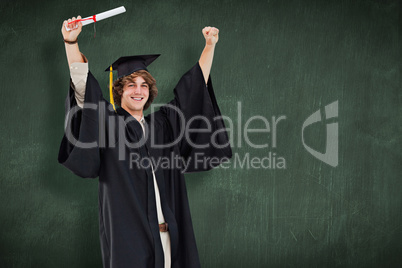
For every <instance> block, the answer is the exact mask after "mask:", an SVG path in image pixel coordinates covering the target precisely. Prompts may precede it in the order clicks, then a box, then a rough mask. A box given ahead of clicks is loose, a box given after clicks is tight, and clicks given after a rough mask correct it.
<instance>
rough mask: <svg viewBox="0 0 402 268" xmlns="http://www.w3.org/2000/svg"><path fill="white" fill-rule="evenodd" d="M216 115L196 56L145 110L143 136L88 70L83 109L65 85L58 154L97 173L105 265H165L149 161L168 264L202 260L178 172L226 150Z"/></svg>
mask: <svg viewBox="0 0 402 268" xmlns="http://www.w3.org/2000/svg"><path fill="white" fill-rule="evenodd" d="M194 116H198V119H197V118H196V119H194ZM199 116H202V118H201V119H200V117H199ZM220 116H221V113H220V111H219V107H218V105H217V102H216V99H215V95H214V91H213V87H212V82H211V79H209V81H208V84H207V85H206V84H205V80H204V77H203V74H202V71H201V68H200V66H199V64H198V62H197V64H196V65H194V66H193V67H192V68H191V69H190V70H189V71H188V72H187V73H185V74H184V75H183V76H182V77H181V79H180V81H179V82H178V84H177V85H176V87H175V89H174V99H173V100H172V101H171V102H169V103H168V104H166V105H164V106H162V107H161V108H160V109H159V110H158V111H156V112H153V113H151V114H149V115H148V116H146V117H145V122H146V124H145V126H146V127H145V128H146V131H145V133H146V135H145V136H144V135H143V130H142V128H141V126H140V123H139V122H138V121H137V120H135V118H134V117H132V116H131V115H130V114H129V113H128V112H126V111H125V110H124V109H122V108H118V109H117V110H116V111H114V110H113V109H112V108H111V104H110V103H109V102H107V101H106V100H105V99H104V98H103V96H102V92H101V89H100V87H99V84H98V82H97V81H96V79H95V78H94V76H93V75H92V74H91V73H90V72H89V73H88V77H87V84H86V92H85V101H84V107H83V108H82V109H81V108H79V107H78V106H77V105H76V101H75V98H74V91H73V89H72V88H71V87H70V90H69V94H68V96H67V100H66V121H65V130H66V131H65V135H64V137H63V139H62V142H61V146H60V151H59V157H58V160H59V162H60V163H61V164H63V165H64V166H65V167H67V168H68V169H70V170H71V171H72V172H73V173H75V174H76V175H78V176H80V177H83V178H96V177H99V235H100V242H101V250H102V258H103V264H104V267H113V268H125V267H130V268H132V267H144V268H145V267H147V268H148V267H155V268H163V267H164V254H163V249H162V245H161V242H160V235H159V226H158V221H157V213H156V204H155V192H154V183H153V175H152V168H151V166H150V165H149V162H152V161H153V162H152V163H153V166H154V170H155V175H156V180H157V183H158V187H159V191H160V199H161V205H162V211H163V215H164V217H165V220H166V222H167V223H168V225H169V233H170V240H171V260H172V267H174V268H177V267H183V268H192V267H200V262H199V257H198V251H197V246H196V241H195V236H194V232H193V226H192V221H191V215H190V209H189V203H188V197H187V191H186V185H185V180H184V176H183V172H194V171H204V170H209V169H211V168H212V167H214V166H217V165H219V164H220V162H222V161H225V160H228V159H229V158H230V157H231V156H232V151H231V148H230V144H229V140H228V135H227V132H226V130H225V126H224V123H223V120H222V118H220ZM189 129H191V131H187V130H189ZM194 129H201V130H202V131H193V130H194ZM186 131H187V133H186ZM213 143H214V145H213ZM168 159H171V160H170V162H169V161H167V160H168ZM158 160H159V161H160V162H159V166H158V162H157V161H158ZM177 160H182V161H177ZM161 163H163V164H161Z"/></svg>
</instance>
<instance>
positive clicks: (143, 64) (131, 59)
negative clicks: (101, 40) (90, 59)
mask: <svg viewBox="0 0 402 268" xmlns="http://www.w3.org/2000/svg"><path fill="white" fill-rule="evenodd" d="M159 56H160V54H153V55H139V56H126V57H120V58H119V59H118V60H116V61H115V62H113V63H112V65H110V66H109V67H108V68H106V70H105V72H107V71H110V84H109V90H110V103H111V104H112V105H113V108H115V106H114V100H113V92H112V86H113V70H117V78H118V79H120V78H122V77H124V76H126V75H130V74H132V73H134V72H136V71H139V70H145V71H148V69H147V66H148V65H150V64H151V63H152V62H153V61H154V60H156V59H157V58H158V57H159Z"/></svg>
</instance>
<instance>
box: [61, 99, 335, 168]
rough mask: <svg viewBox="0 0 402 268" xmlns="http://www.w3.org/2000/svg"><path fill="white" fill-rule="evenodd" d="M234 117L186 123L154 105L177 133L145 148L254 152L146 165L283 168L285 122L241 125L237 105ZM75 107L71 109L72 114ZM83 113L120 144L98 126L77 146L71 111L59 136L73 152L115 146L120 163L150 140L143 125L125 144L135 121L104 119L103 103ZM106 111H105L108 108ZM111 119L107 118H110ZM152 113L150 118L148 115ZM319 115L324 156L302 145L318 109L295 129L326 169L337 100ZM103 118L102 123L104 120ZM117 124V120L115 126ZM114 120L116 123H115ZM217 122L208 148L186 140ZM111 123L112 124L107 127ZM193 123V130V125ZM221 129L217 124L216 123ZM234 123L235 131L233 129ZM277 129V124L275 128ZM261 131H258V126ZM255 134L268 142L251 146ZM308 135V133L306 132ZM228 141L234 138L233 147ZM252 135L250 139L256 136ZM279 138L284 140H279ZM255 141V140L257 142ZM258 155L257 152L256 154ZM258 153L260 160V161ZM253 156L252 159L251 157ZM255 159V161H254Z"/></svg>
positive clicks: (257, 118) (135, 160)
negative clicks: (224, 136) (174, 122)
mask: <svg viewBox="0 0 402 268" xmlns="http://www.w3.org/2000/svg"><path fill="white" fill-rule="evenodd" d="M237 104H238V105H237V118H235V120H232V119H233V118H230V117H228V116H224V115H223V116H217V117H214V118H213V119H212V121H211V119H208V118H206V117H203V116H196V117H194V118H191V119H189V120H185V117H184V115H183V113H182V112H181V111H180V110H179V109H178V108H177V107H175V106H172V105H169V104H164V105H159V106H164V107H165V109H166V108H169V109H170V110H171V111H172V112H174V113H177V118H178V121H179V122H180V133H179V134H178V135H177V137H175V140H174V141H172V142H171V143H168V144H156V143H154V140H153V139H152V138H151V139H150V146H151V147H153V148H168V147H171V146H173V145H175V144H177V143H178V142H180V140H182V139H185V141H186V142H187V143H188V144H189V145H191V147H193V148H195V149H200V152H202V151H203V149H205V148H208V147H209V146H212V147H214V148H216V149H220V148H225V147H227V146H231V147H232V148H236V149H240V148H242V147H243V145H246V149H247V148H252V149H254V150H252V151H248V152H246V153H245V154H242V153H240V152H235V153H234V155H233V159H232V161H229V159H228V158H226V159H225V160H224V161H222V159H220V158H218V157H216V159H215V158H214V157H208V156H206V155H204V154H203V153H196V154H195V155H194V159H187V162H184V161H183V159H182V158H181V157H179V156H178V155H172V156H165V157H164V158H166V159H156V160H155V159H150V160H153V161H151V162H152V163H153V165H154V167H155V168H158V167H159V166H161V167H166V168H169V167H172V165H173V166H174V167H176V166H177V167H179V166H180V167H183V166H184V169H183V170H184V171H185V170H187V167H189V166H190V164H191V163H193V164H195V165H207V166H204V168H205V169H206V168H207V167H208V165H211V167H213V166H217V165H219V164H220V165H219V167H221V168H224V169H227V168H234V169H236V168H240V169H286V168H287V167H286V166H287V163H286V159H285V157H283V156H281V155H279V153H278V152H277V146H278V135H277V131H278V126H279V123H280V122H281V121H284V120H286V119H287V117H286V116H285V115H280V116H272V117H271V118H267V117H265V116H262V115H253V116H251V117H250V118H248V119H247V120H245V122H243V118H242V116H243V113H242V103H241V102H238V103H237ZM156 106H157V105H152V106H151V109H155V107H156ZM75 108H76V109H75ZM83 109H88V110H89V111H90V110H93V111H92V112H95V113H99V122H104V121H105V120H108V121H109V125H113V126H115V127H116V128H117V130H118V131H117V133H118V134H117V135H118V140H120V141H121V142H119V143H116V138H117V137H115V132H114V131H112V132H110V130H109V136H108V142H106V136H105V133H106V129H105V124H100V125H99V138H98V140H93V141H85V142H83V141H80V140H77V139H76V138H75V137H74V135H73V134H72V131H71V118H72V117H73V116H74V114H75V113H76V112H77V111H78V110H80V109H78V108H77V107H74V108H73V109H71V110H70V111H69V113H68V114H67V116H66V122H65V135H66V137H67V139H68V140H69V142H71V143H72V144H75V146H76V147H80V148H82V149H91V148H96V147H97V146H99V147H100V148H104V147H111V148H114V147H115V146H116V144H118V154H119V160H124V159H126V157H127V153H130V152H131V150H132V149H134V150H135V149H136V148H139V147H141V146H143V145H144V144H145V142H146V140H147V139H148V138H149V137H155V135H154V131H155V129H154V128H153V127H151V128H148V125H147V124H145V126H144V131H145V133H147V135H145V136H144V139H139V140H138V141H134V142H130V141H129V140H128V139H127V137H126V131H125V130H126V126H127V124H128V123H130V121H133V120H135V119H134V118H128V119H124V118H123V117H122V116H115V115H114V116H109V117H108V116H107V115H106V114H107V112H106V110H107V109H108V108H106V107H105V104H104V103H100V104H99V105H96V104H87V105H86V106H84V108H83ZM109 109H111V108H110V107H109ZM112 114H113V113H112ZM151 114H153V113H151ZM323 114H325V120H326V121H327V122H328V123H327V124H326V148H325V152H324V153H321V152H319V151H317V150H315V149H313V148H312V147H310V146H309V145H307V144H306V141H305V130H306V129H307V128H308V127H309V128H310V127H313V126H314V124H315V123H317V122H321V121H323V119H322V116H321V109H318V110H317V111H315V112H314V113H312V114H311V115H310V116H308V118H307V119H306V120H305V121H304V122H303V124H302V128H301V132H302V133H301V140H302V144H303V146H304V148H305V149H306V151H307V152H308V153H310V154H311V155H312V156H314V157H315V158H317V159H318V160H320V161H322V162H324V163H326V164H328V165H330V166H332V167H337V166H338V122H334V121H335V120H337V118H338V101H334V102H332V103H330V104H328V105H326V106H325V108H324V110H323ZM107 117H108V118H107ZM116 120H117V121H116ZM197 120H198V123H199V122H200V121H201V122H202V123H203V126H204V128H201V129H199V128H196V127H195V128H193V127H192V123H193V122H195V121H197ZM115 121H116V122H115ZM218 121H219V122H222V121H224V124H225V127H226V128H220V129H217V130H215V131H214V132H213V133H211V135H210V137H211V140H210V142H208V143H205V144H198V143H197V142H195V140H194V141H193V140H192V138H191V137H192V136H191V135H190V133H196V132H199V133H210V132H211V131H212V129H213V128H212V124H215V122H218ZM254 122H260V123H259V124H258V125H259V126H260V128H251V125H254V126H255V124H254ZM112 123H113V124H112ZM198 123H197V125H199V124H198ZM220 124H222V123H220ZM236 124H237V127H235V125H236ZM281 124H282V123H281ZM261 126H262V127H261ZM223 131H226V132H227V133H228V137H229V141H227V142H226V143H225V144H221V142H220V141H219V140H220V139H219V135H220V133H222V132H223ZM253 133H254V134H255V133H258V134H263V136H265V135H267V136H268V137H269V141H268V140H267V139H263V140H262V143H256V141H257V140H254V141H252V139H251V136H253V135H254V134H253ZM310 133H311V132H310ZM234 136H237V139H236V142H235V138H234ZM257 136H259V137H260V138H261V137H263V136H261V135H257ZM257 136H254V137H257ZM280 137H281V139H282V137H285V139H286V136H284V135H281V136H280ZM259 141H260V142H261V139H259ZM269 147H271V148H272V149H273V150H274V151H268V150H267V149H268V148H269ZM261 149H262V151H259V150H261ZM258 151H259V152H258ZM261 153H262V154H263V156H262V157H261ZM252 154H255V155H252ZM257 154H259V156H257ZM129 157H130V163H131V164H132V166H134V165H136V166H138V167H142V166H143V165H145V164H144V163H148V162H149V161H148V162H147V161H144V159H142V158H143V157H140V156H139V155H136V154H135V153H131V154H130V155H129Z"/></svg>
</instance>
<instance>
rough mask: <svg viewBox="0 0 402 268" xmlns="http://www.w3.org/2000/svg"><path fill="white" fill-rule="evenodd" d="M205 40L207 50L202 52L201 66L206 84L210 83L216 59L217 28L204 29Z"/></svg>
mask: <svg viewBox="0 0 402 268" xmlns="http://www.w3.org/2000/svg"><path fill="white" fill-rule="evenodd" d="M202 34H203V35H204V38H205V48H204V50H203V51H202V54H201V57H200V60H199V61H198V63H199V64H200V67H201V70H202V74H203V75H204V80H205V84H207V83H208V77H209V74H210V72H211V67H212V61H213V59H214V52H215V45H216V43H217V42H218V40H219V30H218V29H217V28H215V27H210V26H208V27H205V28H204V29H202Z"/></svg>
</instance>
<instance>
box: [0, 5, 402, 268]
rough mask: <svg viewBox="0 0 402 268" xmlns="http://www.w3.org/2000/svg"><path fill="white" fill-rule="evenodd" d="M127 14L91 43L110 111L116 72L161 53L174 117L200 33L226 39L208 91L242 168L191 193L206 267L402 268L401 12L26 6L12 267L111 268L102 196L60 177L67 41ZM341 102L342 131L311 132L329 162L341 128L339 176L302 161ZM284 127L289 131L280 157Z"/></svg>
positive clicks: (0, 28)
mask: <svg viewBox="0 0 402 268" xmlns="http://www.w3.org/2000/svg"><path fill="white" fill-rule="evenodd" d="M121 5H124V6H125V7H126V9H127V12H126V13H125V14H124V15H120V16H119V17H115V18H111V19H109V20H107V21H102V22H99V23H97V24H96V37H94V28H93V26H85V27H84V30H83V32H82V34H81V35H80V38H79V44H80V49H81V51H82V52H83V53H84V54H85V55H86V56H87V57H88V59H89V61H90V69H91V71H92V72H93V74H94V75H95V76H96V77H97V78H98V80H99V82H100V84H101V85H102V86H104V93H105V95H106V94H107V83H108V81H107V80H108V74H107V73H105V72H103V70H104V69H105V68H106V67H107V66H108V65H109V64H110V63H111V62H113V61H114V60H115V59H116V58H118V57H120V56H124V55H134V54H148V53H149V54H151V53H161V54H162V56H161V57H160V59H158V61H156V62H155V63H154V64H153V65H152V66H151V67H150V71H151V72H152V73H153V75H154V76H155V77H156V79H157V81H158V87H159V92H160V95H159V97H158V98H159V101H160V102H167V101H168V100H170V99H171V98H172V96H173V93H172V89H173V87H174V86H175V83H176V82H177V81H178V79H179V78H180V76H181V75H182V74H183V73H184V72H185V71H186V70H187V69H189V68H190V67H191V66H192V65H193V64H194V63H195V62H196V61H197V60H198V57H199V55H200V53H201V51H202V49H203V45H204V39H203V37H202V34H201V29H202V28H203V27H204V26H208V25H211V26H216V27H218V28H219V29H220V40H219V43H218V44H217V47H216V52H215V59H214V65H213V69H212V74H211V75H212V79H213V82H214V87H215V92H216V96H217V99H218V103H219V105H220V108H221V111H222V113H223V114H224V115H226V116H228V117H229V118H230V119H231V120H232V123H233V124H232V125H231V126H232V128H231V130H232V131H230V136H231V138H232V140H233V143H232V145H233V153H234V158H233V159H232V161H231V162H230V164H227V165H225V166H224V167H220V168H218V169H215V170H212V171H209V172H205V173H200V174H188V175H187V177H186V180H187V187H188V194H189V199H190V206H191V210H192V216H193V223H194V229H195V234H196V238H197V244H198V249H199V254H200V259H201V263H202V266H203V267H207V268H209V267H219V268H222V267H398V264H399V265H400V264H401V263H402V257H401V253H402V243H401V239H402V229H401V226H402V225H401V220H402V214H401V211H402V209H401V205H402V198H401V190H402V183H401V179H402V176H401V175H402V165H401V164H402V163H401V162H402V150H401V149H402V135H401V131H402V127H401V126H402V124H401V122H402V108H401V107H402V106H401V104H402V103H401V101H402V94H401V83H400V75H401V73H400V62H401V58H400V51H401V43H400V39H399V38H400V32H401V30H400V26H401V21H400V18H399V14H400V3H399V1H396V0H395V1H392V0H390V1H380V0H360V1H358V0H356V1H340V0H336V1H335V0H330V1H320V0H305V1H291V0H271V1H250V2H247V1H170V0H168V1H115V0H108V1H105V0H99V1H40V2H39V1H22V0H16V1H7V2H5V1H2V2H1V4H0V8H1V9H0V10H1V11H0V12H1V13H0V14H1V21H0V44H1V50H0V59H1V65H0V74H1V77H2V79H1V81H2V86H1V90H0V98H1V100H2V105H1V106H0V120H1V131H0V133H1V134H0V148H1V154H0V168H1V175H0V267H101V265H102V262H101V253H100V246H99V237H98V215H97V213H98V207H97V187H98V183H97V180H89V179H88V180H87V179H81V178H79V177H77V176H75V175H73V174H72V173H71V172H69V171H68V170H67V169H65V168H64V167H63V166H61V165H59V164H58V162H57V153H58V147H59V143H60V141H61V138H62V135H63V126H64V100H65V96H66V94H67V90H68V83H69V71H68V66H67V61H66V59H65V52H64V44H63V41H62V36H61V33H60V28H61V23H62V21H63V20H64V19H66V18H69V17H72V16H75V15H78V14H81V15H83V16H89V15H92V14H93V13H94V12H102V11H105V10H108V9H111V8H115V7H118V6H121ZM336 101H338V117H335V118H330V119H328V120H322V121H321V122H317V123H315V124H314V125H310V126H309V127H307V128H305V129H304V141H305V144H307V145H308V146H310V147H311V148H313V149H314V150H317V151H319V152H321V153H324V152H325V148H326V145H327V144H326V133H327V132H326V124H327V123H333V124H338V137H337V141H338V142H339V144H338V154H337V156H338V159H339V161H338V164H337V166H335V167H333V166H331V165H328V164H326V163H324V162H322V161H320V160H319V159H317V158H315V157H313V156H312V155H311V154H310V153H309V152H308V151H307V150H306V149H305V147H304V146H303V142H302V126H303V123H304V122H305V120H306V119H307V118H308V117H309V116H310V115H311V114H313V113H314V112H315V111H317V110H319V109H320V110H321V114H322V116H323V118H324V119H325V115H326V114H325V113H324V107H325V106H326V105H328V104H331V103H334V102H336ZM257 115H258V116H260V117H259V118H260V119H255V120H252V121H251V122H249V123H250V124H249V125H248V128H249V129H251V128H252V129H262V128H266V125H264V121H263V120H262V118H267V119H268V120H269V124H270V125H269V126H270V132H262V131H259V132H250V133H248V132H247V133H246V134H247V136H245V135H244V133H243V132H242V131H243V130H244V128H245V127H246V125H247V124H246V123H247V120H249V119H250V118H252V117H253V116H257ZM273 116H275V118H279V117H280V116H284V117H286V119H283V120H281V121H280V122H279V123H278V124H277V129H276V132H275V134H276V144H274V143H273V138H274V137H273V136H274V131H273V128H272V127H273V125H272V117H273ZM227 121H229V120H227ZM228 124H229V123H228ZM228 127H229V126H228ZM239 128H240V131H239ZM335 138H336V137H335ZM251 143H253V144H260V145H261V144H268V147H267V148H253V147H255V146H252V144H251ZM331 148H332V149H331V153H334V152H335V151H334V150H335V147H331ZM270 153H271V167H268V166H267V163H268V162H267V161H268V160H267V157H268V156H269V154H270ZM274 154H275V155H274ZM247 157H249V160H250V161H251V159H253V158H255V159H257V160H258V159H260V160H261V159H265V160H264V161H265V162H263V163H265V164H264V165H265V168H264V167H261V166H258V165H256V164H255V162H254V164H250V163H249V162H247ZM264 157H265V158H264ZM274 158H275V161H276V163H278V161H283V162H284V163H283V164H284V165H282V166H280V167H279V168H278V167H277V166H276V165H275V166H274V167H275V168H274V167H273V166H272V163H273V161H274ZM244 159H246V160H244ZM257 160H255V161H257ZM243 161H246V162H243ZM247 164H249V165H250V166H247ZM281 167H282V168H281Z"/></svg>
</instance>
